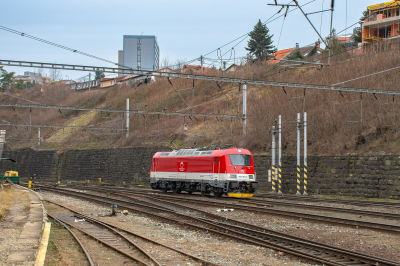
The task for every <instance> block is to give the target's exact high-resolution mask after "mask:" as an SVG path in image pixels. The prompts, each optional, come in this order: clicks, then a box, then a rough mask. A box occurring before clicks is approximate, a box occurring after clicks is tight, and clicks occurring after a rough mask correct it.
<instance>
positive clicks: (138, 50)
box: [123, 35, 160, 70]
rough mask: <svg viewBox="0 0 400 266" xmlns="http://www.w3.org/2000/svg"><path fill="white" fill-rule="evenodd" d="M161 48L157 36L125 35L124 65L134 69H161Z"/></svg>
mask: <svg viewBox="0 0 400 266" xmlns="http://www.w3.org/2000/svg"><path fill="white" fill-rule="evenodd" d="M159 62H160V50H159V48H158V44H157V38H156V36H148V35H124V47H123V65H124V66H128V67H131V68H133V69H142V70H156V69H159V66H160V65H159Z"/></svg>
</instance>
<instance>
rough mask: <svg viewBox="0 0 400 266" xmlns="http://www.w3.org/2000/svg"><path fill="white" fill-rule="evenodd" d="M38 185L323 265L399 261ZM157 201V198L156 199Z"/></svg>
mask: <svg viewBox="0 0 400 266" xmlns="http://www.w3.org/2000/svg"><path fill="white" fill-rule="evenodd" d="M42 188H43V189H45V190H49V191H53V192H56V193H61V194H64V195H68V196H73V197H77V198H81V199H83V200H88V201H92V202H97V203H99V204H103V205H110V204H118V205H119V206H121V207H123V208H125V209H128V210H131V211H134V212H138V213H141V214H143V215H146V216H150V217H152V218H156V219H161V220H164V221H167V222H169V223H170V222H173V223H177V224H179V225H181V226H186V227H191V228H194V229H197V230H202V231H206V232H208V233H213V234H218V235H222V236H225V237H229V238H234V239H236V240H239V241H243V242H247V243H249V244H254V245H258V246H262V247H266V248H271V249H274V250H277V251H282V252H284V253H286V254H291V255H294V256H297V257H300V258H303V259H307V260H312V261H314V262H317V263H320V264H323V265H342V266H343V265H353V266H355V265H357V266H361V265H363V266H364V265H365V266H368V265H383V266H384V265H397V266H399V265H400V263H397V262H394V261H389V260H386V259H384V258H377V257H373V256H370V255H368V254H363V253H359V252H354V251H349V250H344V249H341V248H338V247H334V246H328V245H324V244H321V243H316V242H312V241H309V240H307V239H302V238H297V237H292V236H288V235H283V234H281V233H278V232H274V231H271V230H268V229H266V228H261V227H255V226H251V225H248V224H244V223H241V224H240V225H237V224H234V223H233V221H228V220H227V219H225V218H223V217H218V216H216V215H212V216H214V218H212V217H210V216H207V215H204V212H203V213H202V215H199V212H198V210H194V209H193V208H192V211H193V212H195V211H197V213H198V214H197V215H195V216H194V215H186V214H182V213H180V212H178V211H176V210H174V209H173V208H174V207H173V208H170V207H165V206H163V205H165V204H170V205H173V204H172V202H161V203H160V202H158V203H154V202H153V203H149V202H146V203H145V202H143V201H141V200H138V199H136V200H135V201H132V199H129V198H126V199H121V197H122V196H121V195H119V196H118V197H111V196H110V197H102V196H97V195H94V194H89V193H84V192H76V191H71V190H67V189H59V188H58V189H56V188H50V187H42ZM124 197H126V196H124ZM157 200H158V201H159V199H157ZM175 204H176V203H175ZM175 207H176V205H175ZM181 208H184V209H186V211H187V206H182V205H181ZM221 219H224V220H225V221H224V222H222V221H221Z"/></svg>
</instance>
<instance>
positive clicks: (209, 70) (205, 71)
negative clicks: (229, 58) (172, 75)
mask: <svg viewBox="0 0 400 266" xmlns="http://www.w3.org/2000/svg"><path fill="white" fill-rule="evenodd" d="M182 72H184V73H188V72H192V73H196V74H201V66H200V65H197V66H192V65H184V66H183V69H182ZM216 72H219V70H218V69H216V68H210V67H203V74H205V75H208V74H210V75H212V74H215V73H216Z"/></svg>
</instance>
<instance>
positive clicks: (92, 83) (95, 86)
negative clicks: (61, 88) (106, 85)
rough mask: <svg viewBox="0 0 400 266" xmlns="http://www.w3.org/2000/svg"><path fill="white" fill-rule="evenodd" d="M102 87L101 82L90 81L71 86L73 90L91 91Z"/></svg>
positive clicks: (97, 80)
mask: <svg viewBox="0 0 400 266" xmlns="http://www.w3.org/2000/svg"><path fill="white" fill-rule="evenodd" d="M99 85H100V80H99V79H96V80H90V81H85V82H80V83H78V82H76V83H73V84H71V89H73V90H91V89H98V88H99Z"/></svg>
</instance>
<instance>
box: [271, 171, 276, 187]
mask: <svg viewBox="0 0 400 266" xmlns="http://www.w3.org/2000/svg"><path fill="white" fill-rule="evenodd" d="M275 173H276V172H275V166H274V165H273V166H272V178H271V181H272V192H273V193H275V192H276V184H275Z"/></svg>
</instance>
